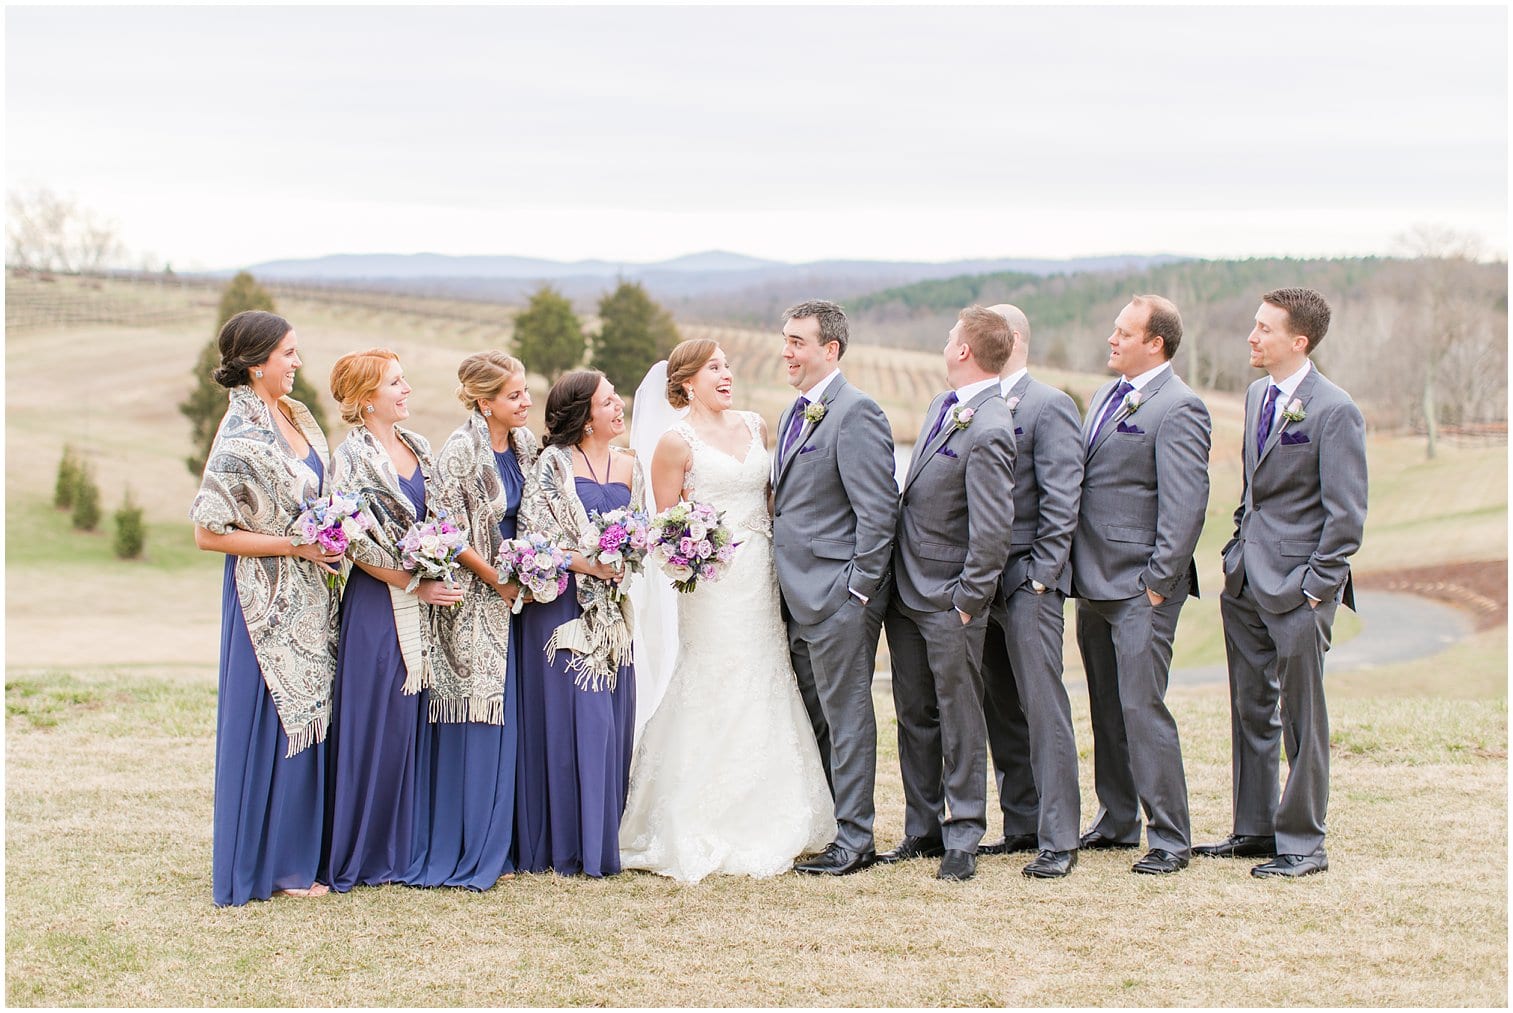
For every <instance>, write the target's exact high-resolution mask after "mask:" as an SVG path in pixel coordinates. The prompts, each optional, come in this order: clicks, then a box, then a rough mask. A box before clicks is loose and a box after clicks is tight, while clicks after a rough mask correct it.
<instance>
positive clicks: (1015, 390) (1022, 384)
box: [1003, 373, 1030, 412]
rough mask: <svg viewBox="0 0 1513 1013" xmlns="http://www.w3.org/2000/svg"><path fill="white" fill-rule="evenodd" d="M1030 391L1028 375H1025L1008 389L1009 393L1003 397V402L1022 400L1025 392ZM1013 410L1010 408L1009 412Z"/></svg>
mask: <svg viewBox="0 0 1513 1013" xmlns="http://www.w3.org/2000/svg"><path fill="white" fill-rule="evenodd" d="M1029 389H1030V374H1029V373H1026V374H1024V376H1021V377H1020V378H1019V382H1018V383H1016V384H1015V385H1014V386H1012V387H1010V388H1009V392H1008V393H1007V394H1005V395H1004V396H1003V399H1004V400H1005V401H1012V400H1014V399H1015V398H1016V397H1017V398H1021V399H1023V397H1024V395H1025V392H1026V391H1027V390H1029ZM1013 410H1014V409H1012V408H1010V409H1009V411H1011V412H1012V411H1013Z"/></svg>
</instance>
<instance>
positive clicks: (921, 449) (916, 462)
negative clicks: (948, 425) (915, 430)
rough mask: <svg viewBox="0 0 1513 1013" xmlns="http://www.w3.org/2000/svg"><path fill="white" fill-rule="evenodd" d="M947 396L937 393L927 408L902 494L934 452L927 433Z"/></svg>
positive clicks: (907, 489)
mask: <svg viewBox="0 0 1513 1013" xmlns="http://www.w3.org/2000/svg"><path fill="white" fill-rule="evenodd" d="M945 397H946V395H945V394H944V393H941V394H937V395H935V397H934V399H932V400H931V401H930V407H929V408H926V409H925V421H924V423H923V424H922V425H921V426H920V427H919V439H917V440H915V441H914V455H913V456H912V457H910V458H909V472H908V474H906V475H905V476H904V487H903V489H901V490H899V492H900V494H902V493H905V492H908V491H909V486H910V485H912V484H913V482H914V476H915V475H917V474H919V469H920V468H921V467H922V466H923V465H924V462H925V461H927V460H929V455H930V454H931V453H934V451H932V450H930V449H929V448H928V446H927V445H926V443H925V434H926V433H928V432H929V431H930V427H931V426H932V425H934V424H935V416H936V415H938V414H940V403H941V402H942V401H943V400H945ZM941 428H942V429H944V428H945V425H944V424H942V425H941ZM938 435H939V434H937V436H938ZM930 442H931V443H934V442H935V440H931V441H930Z"/></svg>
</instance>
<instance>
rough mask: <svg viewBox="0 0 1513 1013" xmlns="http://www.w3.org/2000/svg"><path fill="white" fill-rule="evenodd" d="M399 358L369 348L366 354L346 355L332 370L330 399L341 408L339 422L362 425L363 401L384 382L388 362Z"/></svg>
mask: <svg viewBox="0 0 1513 1013" xmlns="http://www.w3.org/2000/svg"><path fill="white" fill-rule="evenodd" d="M398 361H399V356H397V355H395V354H394V353H393V352H391V351H389V350H388V349H387V348H370V349H368V350H367V351H366V352H348V353H347V354H346V355H343V356H342V357H341V358H340V359H337V360H336V365H334V366H332V367H331V396H332V397H333V398H335V399H336V403H337V404H338V405H340V406H341V419H342V421H343V422H345V423H347V424H348V425H351V426H357V425H362V419H363V402H364V401H366V400H368V399H369V398H371V397H372V396H373V395H374V393H376V392H377V390H378V385H379V384H381V383H383V380H384V373H386V372H388V369H389V363H391V362H398Z"/></svg>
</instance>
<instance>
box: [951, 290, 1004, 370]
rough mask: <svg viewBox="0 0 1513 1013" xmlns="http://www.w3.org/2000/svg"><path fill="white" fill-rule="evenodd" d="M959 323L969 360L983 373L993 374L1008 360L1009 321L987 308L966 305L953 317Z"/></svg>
mask: <svg viewBox="0 0 1513 1013" xmlns="http://www.w3.org/2000/svg"><path fill="white" fill-rule="evenodd" d="M956 319H958V320H960V321H961V340H962V343H963V344H965V345H966V346H967V347H968V348H970V349H971V350H972V358H973V359H975V360H976V361H977V365H978V366H980V367H982V369H983V370H984V371H985V372H988V373H997V372H998V371H1000V370H1001V369H1003V364H1004V363H1005V362H1008V361H1009V352H1010V350H1011V349H1012V348H1013V347H1014V335H1013V333H1012V332H1011V331H1010V330H1009V322H1008V321H1007V320H1005V319H1004V318H1003V317H1002V316H1000V315H999V314H997V313H994V312H993V311H992V310H990V309H984V308H983V307H981V306H968V307H967V308H966V309H964V310H962V311H961V312H960V313H959V314H957V317H956Z"/></svg>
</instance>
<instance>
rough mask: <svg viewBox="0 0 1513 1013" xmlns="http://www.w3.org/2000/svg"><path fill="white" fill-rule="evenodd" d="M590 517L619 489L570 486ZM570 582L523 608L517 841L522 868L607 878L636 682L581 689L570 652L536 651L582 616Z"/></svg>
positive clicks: (622, 488) (616, 505)
mask: <svg viewBox="0 0 1513 1013" xmlns="http://www.w3.org/2000/svg"><path fill="white" fill-rule="evenodd" d="M575 485H576V488H577V491H578V498H579V499H581V500H582V501H583V506H584V509H585V510H587V511H588V512H589V513H593V512H594V511H595V510H598V511H608V510H618V509H621V508H623V507H625V506H628V505H629V503H630V489H629V488H627V487H626V485H625V484H624V483H622V482H610V483H606V484H603V485H601V484H600V483H598V482H595V481H594V480H593V479H589V478H578V479H576V480H575ZM577 588H578V584H577V576H576V575H573V576H572V578H571V581H570V583H569V584H568V587H567V590H566V591H564V592H563V593H562V594H561V595H559V596H558V598H557V600H556V601H554V602H549V603H547V604H544V605H535V606H532V607H531V608H529V609H527V610H526V611H525V615H524V619H525V622H524V624H523V625H524V630H523V633H524V636H523V637H522V641H523V643H524V644H526V645H529V647H528V648H527V650H526V651H524V652H522V655H521V657H522V662H521V666H520V680H519V681H520V764H519V776H518V779H517V781H518V785H519V787H518V788H517V801H516V807H515V837H516V847H517V848H518V849H519V855H520V868H521V870H522V871H526V872H544V871H546V870H547V869H552V870H555V871H557V872H559V873H563V874H568V875H571V874H576V873H583V874H584V875H588V876H612V875H614V874H615V873H617V872H619V871H620V816H621V814H622V813H623V812H624V811H625V795H626V791H627V789H628V788H629V782H630V753H631V737H632V734H633V733H634V730H635V714H636V679H635V672H634V670H633V669H632V667H631V666H630V665H625V666H623V667H622V668H621V669H620V672H619V675H618V676H617V678H616V681H615V688H614V689H613V690H601V691H599V692H594V691H591V690H585V689H579V688H578V687H577V686H575V685H574V684H573V673H572V672H570V671H568V668H567V660H568V654H567V652H565V651H558V652H556V654H555V655H554V656H553V657H552V658H550V659H548V658H547V657H546V656H545V655H543V654H542V651H541V647H542V645H544V644H545V643H546V642H547V641H548V640H549V639H550V638H551V635H552V631H553V630H555V629H556V628H557V627H558V626H561V625H562V624H563V623H565V622H570V621H572V620H573V619H574V618H575V617H577V616H578V615H581V614H582V610H581V609H580V608H579V607H578V593H577Z"/></svg>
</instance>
